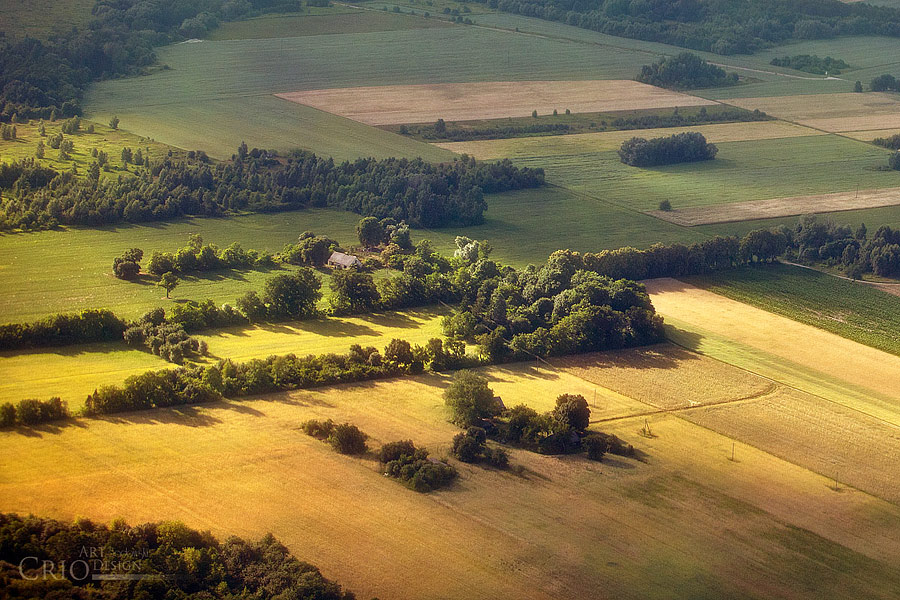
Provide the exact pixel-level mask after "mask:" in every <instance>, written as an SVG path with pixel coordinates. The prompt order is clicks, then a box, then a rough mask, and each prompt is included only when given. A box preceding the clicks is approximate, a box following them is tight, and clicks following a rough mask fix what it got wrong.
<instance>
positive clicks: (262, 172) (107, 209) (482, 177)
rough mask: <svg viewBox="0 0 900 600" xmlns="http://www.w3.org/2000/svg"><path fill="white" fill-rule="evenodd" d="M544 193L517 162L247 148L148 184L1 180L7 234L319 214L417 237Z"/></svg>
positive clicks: (24, 174)
mask: <svg viewBox="0 0 900 600" xmlns="http://www.w3.org/2000/svg"><path fill="white" fill-rule="evenodd" d="M13 177H15V179H13ZM10 180H12V182H11V184H10V183H9V182H10ZM20 182H22V183H20ZM24 182H28V183H29V185H27V186H26V185H24ZM543 183H544V172H543V169H530V168H518V167H515V166H513V165H512V163H510V162H509V161H508V160H504V161H502V162H497V163H490V164H488V163H477V162H476V161H475V159H473V158H470V157H466V156H464V157H463V158H461V159H459V160H454V161H453V162H451V163H442V164H432V163H428V162H425V161H424V160H422V159H414V160H408V159H396V158H391V159H386V160H375V159H372V158H368V159H358V160H356V161H354V162H344V163H341V164H335V162H334V161H333V160H332V159H331V158H327V159H325V158H320V157H317V156H316V155H314V154H311V153H309V152H302V151H297V152H294V153H293V154H292V155H291V156H288V157H285V158H279V157H277V156H276V155H275V154H274V153H273V152H267V151H262V150H257V149H253V150H252V151H248V149H247V147H246V145H242V146H241V148H240V149H239V151H238V153H237V154H236V155H235V156H234V160H232V161H230V162H225V163H217V164H214V165H211V164H208V163H206V162H205V161H203V160H201V159H198V158H196V157H195V158H190V157H185V158H176V157H174V156H169V157H167V158H166V159H164V160H162V161H161V162H158V163H154V164H152V165H151V168H150V169H149V170H148V171H147V172H144V173H141V174H139V175H138V176H135V177H127V178H125V177H119V178H118V179H116V180H105V181H98V180H92V179H79V178H78V177H76V176H75V175H74V174H73V173H72V172H65V173H56V172H55V171H53V170H51V169H47V168H45V167H40V166H38V165H36V164H33V161H32V162H30V163H29V162H24V161H23V162H18V163H13V164H12V165H11V166H9V167H7V169H6V170H5V171H0V184H5V185H3V187H4V188H5V190H4V193H3V197H2V199H0V230H6V231H8V230H12V229H16V228H21V229H40V228H48V227H53V226H56V225H58V224H66V225H101V224H107V223H119V222H122V221H128V222H132V223H139V222H145V221H161V220H168V219H174V218H178V217H183V216H222V215H225V214H232V213H241V212H277V211H287V210H299V209H302V208H309V207H330V208H337V209H341V210H347V211H351V212H355V213H358V214H362V215H371V216H375V217H378V218H386V217H390V218H393V219H396V220H398V221H399V220H403V221H406V222H407V223H409V224H410V225H412V226H414V227H445V226H448V225H451V224H458V225H477V224H479V223H481V222H482V221H483V218H484V216H483V215H484V211H485V209H486V208H487V204H486V202H485V200H484V194H486V193H493V192H502V191H506V190H516V189H522V188H532V187H538V186H540V185H542V184H543Z"/></svg>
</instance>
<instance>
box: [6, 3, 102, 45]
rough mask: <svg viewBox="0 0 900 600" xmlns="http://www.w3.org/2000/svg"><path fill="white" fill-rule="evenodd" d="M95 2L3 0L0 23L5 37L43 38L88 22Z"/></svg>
mask: <svg viewBox="0 0 900 600" xmlns="http://www.w3.org/2000/svg"><path fill="white" fill-rule="evenodd" d="M94 4H95V1H94V0H66V1H65V2H60V0H4V2H3V3H2V4H0V24H2V26H3V30H4V31H5V32H6V35H7V36H10V37H12V38H19V39H21V38H24V37H25V36H26V35H27V36H31V37H35V38H38V39H46V38H47V37H49V36H50V35H52V34H54V33H65V32H67V31H69V30H70V29H71V28H72V26H76V27H81V26H83V25H86V24H87V23H88V21H90V19H91V9H92V8H93V7H94Z"/></svg>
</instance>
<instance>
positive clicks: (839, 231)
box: [785, 217, 900, 279]
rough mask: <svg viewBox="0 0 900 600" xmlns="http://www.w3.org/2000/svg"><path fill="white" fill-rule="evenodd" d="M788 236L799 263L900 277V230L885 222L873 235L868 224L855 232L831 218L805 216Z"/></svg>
mask: <svg viewBox="0 0 900 600" xmlns="http://www.w3.org/2000/svg"><path fill="white" fill-rule="evenodd" d="M785 235H786V236H787V237H788V246H789V248H790V251H791V253H792V255H793V256H795V257H796V258H797V259H798V260H799V261H800V262H803V263H807V264H817V263H824V264H826V265H830V266H839V267H841V268H843V269H844V271H845V272H846V273H847V275H849V276H850V277H853V278H854V279H858V278H860V277H862V276H863V274H865V273H874V274H875V275H878V276H882V277H895V276H900V229H894V228H892V227H890V226H887V225H882V226H881V227H879V228H878V229H877V230H876V231H875V233H874V234H873V235H871V236H870V235H869V232H868V230H867V229H866V226H865V224H862V225H860V227H858V228H857V229H856V231H853V230H851V229H850V227H849V226H847V225H836V224H835V223H834V222H833V221H830V220H819V219H817V218H815V217H804V218H802V219H801V220H800V222H799V223H798V224H797V226H796V227H795V228H794V229H792V230H787V231H786V232H785Z"/></svg>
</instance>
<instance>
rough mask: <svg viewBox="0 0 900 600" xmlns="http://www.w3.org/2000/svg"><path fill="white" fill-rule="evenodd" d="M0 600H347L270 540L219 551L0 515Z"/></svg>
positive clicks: (131, 529) (121, 529) (151, 530)
mask: <svg viewBox="0 0 900 600" xmlns="http://www.w3.org/2000/svg"><path fill="white" fill-rule="evenodd" d="M0 582H2V584H0V585H2V588H3V594H2V595H3V597H4V598H7V599H9V600H29V599H31V598H71V599H77V600H138V599H146V598H172V599H175V598H179V599H183V600H218V599H222V600H225V599H228V600H257V599H259V598H285V599H287V598H303V599H305V600H353V599H354V598H355V597H356V596H355V595H354V594H353V593H351V592H348V591H346V590H343V589H341V586H340V585H338V584H337V583H335V582H333V581H329V580H328V579H325V578H324V577H323V576H322V574H321V573H320V572H319V570H318V569H317V568H316V567H314V566H312V565H310V564H308V563H305V562H302V561H300V560H298V559H297V558H295V557H294V556H292V555H291V553H290V551H288V549H287V548H286V547H285V546H284V545H283V544H282V543H281V542H279V541H278V540H277V539H275V538H274V537H273V536H272V535H271V534H269V535H266V536H265V537H263V538H262V539H261V540H259V541H258V542H248V541H245V540H243V539H241V538H238V537H234V536H232V537H229V538H228V539H227V540H225V541H220V540H218V539H216V538H215V537H214V536H213V535H212V534H211V533H209V532H202V531H197V530H194V529H191V528H189V527H187V526H185V525H183V524H182V523H179V522H175V521H164V522H159V523H145V524H142V525H134V526H130V525H127V524H126V523H124V522H123V521H114V522H113V523H112V524H111V525H109V526H106V525H103V524H98V523H93V522H91V521H89V520H87V519H78V520H76V521H75V522H74V523H66V522H62V521H56V520H53V519H42V518H39V517H34V516H29V517H20V516H18V515H14V514H0Z"/></svg>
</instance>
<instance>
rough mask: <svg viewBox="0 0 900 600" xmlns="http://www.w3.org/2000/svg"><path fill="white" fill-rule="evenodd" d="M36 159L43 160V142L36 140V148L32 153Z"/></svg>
mask: <svg viewBox="0 0 900 600" xmlns="http://www.w3.org/2000/svg"><path fill="white" fill-rule="evenodd" d="M34 155H35V156H36V157H37V158H44V140H38V143H37V148H36V149H35V151H34Z"/></svg>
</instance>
